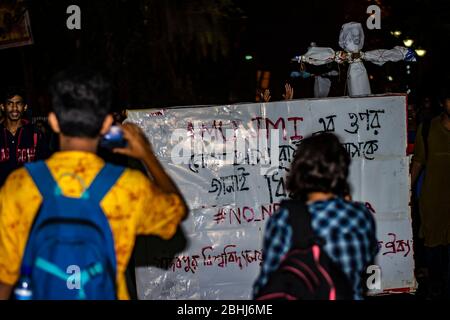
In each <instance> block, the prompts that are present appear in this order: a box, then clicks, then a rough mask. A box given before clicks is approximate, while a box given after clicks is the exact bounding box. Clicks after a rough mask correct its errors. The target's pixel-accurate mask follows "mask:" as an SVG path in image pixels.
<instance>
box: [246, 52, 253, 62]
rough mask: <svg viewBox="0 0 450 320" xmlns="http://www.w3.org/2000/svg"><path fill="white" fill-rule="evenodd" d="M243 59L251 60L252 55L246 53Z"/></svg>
mask: <svg viewBox="0 0 450 320" xmlns="http://www.w3.org/2000/svg"><path fill="white" fill-rule="evenodd" d="M245 60H247V61H250V60H253V56H251V55H249V54H248V55H246V56H245Z"/></svg>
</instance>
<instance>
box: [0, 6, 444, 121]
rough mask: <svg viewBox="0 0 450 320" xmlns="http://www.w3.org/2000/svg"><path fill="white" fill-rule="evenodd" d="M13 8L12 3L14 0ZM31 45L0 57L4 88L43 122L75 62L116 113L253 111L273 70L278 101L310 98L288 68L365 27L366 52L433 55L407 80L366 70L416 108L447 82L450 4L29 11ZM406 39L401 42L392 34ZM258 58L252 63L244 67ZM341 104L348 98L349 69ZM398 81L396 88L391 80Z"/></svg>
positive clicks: (381, 88) (376, 84) (377, 87)
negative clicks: (105, 91)
mask: <svg viewBox="0 0 450 320" xmlns="http://www.w3.org/2000/svg"><path fill="white" fill-rule="evenodd" d="M5 1H6V0H5ZM27 4H28V8H29V11H30V19H31V27H32V31H33V36H34V42H35V43H34V44H33V45H31V46H26V47H21V48H13V49H4V50H0V68H1V69H0V70H1V73H2V77H1V80H0V87H1V88H4V87H6V86H10V85H20V86H23V87H25V88H26V89H27V91H28V95H29V99H30V101H31V105H32V107H33V112H34V114H36V115H38V114H45V113H46V112H48V110H49V108H50V107H49V103H48V97H47V85H48V81H49V79H50V77H51V75H52V74H54V73H55V72H56V71H58V70H60V69H62V68H64V67H66V66H68V65H72V64H82V65H89V66H92V67H94V68H97V69H99V70H101V71H103V72H105V73H106V74H107V75H108V76H109V77H110V78H111V79H112V81H113V83H114V86H115V97H116V99H115V102H116V103H115V108H116V109H120V108H127V107H133V108H136V107H167V106H173V105H193V104H208V105H209V104H224V103H229V102H248V101H255V91H256V87H257V83H256V72H257V70H266V71H270V72H271V78H270V89H271V91H272V97H273V98H272V99H273V100H279V99H281V95H282V89H283V87H284V83H285V82H286V81H289V82H290V83H291V84H292V85H293V86H294V88H295V95H294V97H295V98H305V97H312V95H313V92H312V82H313V81H312V80H311V79H310V80H293V79H290V77H289V75H290V72H291V71H293V70H295V69H296V68H297V66H296V65H295V64H293V63H291V62H290V58H292V57H293V56H295V55H299V54H303V53H305V52H306V50H307V47H308V46H309V44H310V43H311V42H312V41H314V42H316V43H317V45H318V46H329V47H332V48H333V49H335V50H338V49H339V46H338V38H339V31H340V28H341V25H342V24H343V23H346V22H349V21H356V22H360V23H362V25H363V27H364V29H365V36H366V41H365V46H364V49H363V51H364V50H366V51H367V50H371V49H377V48H386V49H389V48H392V47H393V46H395V45H403V43H402V42H403V39H404V38H406V37H410V38H412V39H414V40H415V44H414V46H413V47H414V48H417V47H421V48H424V49H426V50H427V54H426V56H425V57H424V58H422V59H420V60H419V61H418V62H417V63H416V64H415V65H414V66H413V69H412V74H411V75H410V76H409V77H407V75H406V69H405V63H403V62H400V63H387V64H385V65H384V66H382V67H379V66H375V65H372V64H370V63H366V64H365V65H366V68H367V69H368V72H369V74H370V75H373V77H374V79H373V81H372V82H371V84H372V89H373V92H374V93H383V92H387V91H390V92H405V91H406V85H409V87H410V88H411V89H412V94H411V96H410V99H411V101H414V100H415V99H417V98H420V97H421V96H422V95H428V94H434V92H435V91H437V90H438V87H439V86H440V85H442V84H443V83H445V82H446V83H447V86H448V85H449V83H450V79H449V75H450V73H449V71H450V68H449V62H448V57H449V52H450V41H449V40H450V1H445V0H435V1H426V0H390V1H388V0H378V1H366V0H358V1H356V0H354V1H350V0H342V1H335V0H334V1H332V0H329V1H326V0H302V1H287V0H277V1H271V2H267V1H237V0H235V1H233V0H221V1H208V0H196V1H189V2H186V1H175V0H168V1H157V0H128V1H127V0H91V1H76V0H72V1H66V0H39V1H37V0H35V1H27ZM70 4H77V5H79V6H80V7H81V10H82V30H81V31H71V30H68V29H67V28H66V19H67V17H68V15H67V14H66V8H67V6H68V5H70ZM370 4H378V5H379V6H380V7H381V9H382V12H381V19H382V20H381V27H382V29H381V30H368V29H367V28H366V20H367V17H368V15H367V13H366V8H367V6H368V5H370ZM393 30H401V31H402V33H403V34H402V36H401V37H399V38H395V37H394V36H392V35H391V33H390V32H391V31H393ZM246 55H251V56H252V57H253V59H252V60H245V56H246ZM340 71H341V75H340V77H339V79H336V81H335V82H334V84H333V88H332V91H331V95H332V96H339V95H343V94H344V89H345V78H346V67H342V68H341V70H340ZM387 76H392V77H393V79H394V81H393V82H392V83H390V82H389V81H387Z"/></svg>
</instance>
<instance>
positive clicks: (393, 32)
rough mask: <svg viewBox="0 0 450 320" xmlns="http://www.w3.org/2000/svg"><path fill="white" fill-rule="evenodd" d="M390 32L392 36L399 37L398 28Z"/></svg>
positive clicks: (400, 33)
mask: <svg viewBox="0 0 450 320" xmlns="http://www.w3.org/2000/svg"><path fill="white" fill-rule="evenodd" d="M391 34H392V35H393V36H394V37H397V38H398V37H400V36H401V35H402V32H401V31H400V30H395V31H391Z"/></svg>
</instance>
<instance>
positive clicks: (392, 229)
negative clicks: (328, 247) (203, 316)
mask: <svg viewBox="0 0 450 320" xmlns="http://www.w3.org/2000/svg"><path fill="white" fill-rule="evenodd" d="M128 117H129V118H128V121H131V122H134V123H136V124H138V125H139V126H140V127H141V128H142V129H143V130H144V132H145V134H146V135H147V137H148V138H149V140H150V141H151V143H152V145H153V148H154V150H155V153H156V155H157V156H158V158H159V159H160V161H161V162H162V164H163V166H164V167H165V169H166V170H167V171H168V173H169V174H170V175H171V177H172V178H173V179H174V181H175V182H176V183H177V185H178V187H179V189H180V190H181V192H182V193H183V196H184V197H185V199H186V201H187V202H188V205H189V207H190V214H189V218H188V219H187V220H186V221H184V222H183V224H182V228H183V230H184V232H185V234H186V237H187V238H188V240H189V245H188V246H187V248H186V249H185V250H184V251H183V252H181V253H179V254H178V255H177V257H176V258H175V259H172V257H170V256H161V257H156V261H157V262H158V263H157V264H158V265H159V266H160V267H162V268H163V269H161V268H157V267H143V266H142V267H138V268H137V269H136V278H137V289H138V296H139V298H140V299H155V300H157V299H208V300H214V299H218V300H226V299H242V300H245V299H251V292H252V285H253V282H254V281H255V279H256V277H257V276H258V273H259V268H260V263H261V261H262V252H261V248H262V238H263V233H264V228H265V224H266V222H267V220H268V219H269V217H270V215H272V214H273V213H274V212H275V211H276V210H277V207H278V204H279V203H280V201H281V200H282V199H284V198H286V197H287V196H288V194H287V192H286V188H285V177H286V173H287V170H288V169H289V166H290V163H291V161H292V158H293V152H294V150H295V145H296V143H298V142H299V141H301V139H303V138H304V137H306V136H308V135H310V134H313V133H316V132H323V131H328V132H333V133H335V134H337V135H338V136H339V137H340V139H341V141H342V143H343V144H344V146H345V148H346V149H347V150H348V152H349V154H350V156H351V158H352V164H351V168H350V182H351V187H352V197H353V199H354V200H355V201H361V202H363V203H365V204H366V206H367V207H368V208H369V209H370V211H371V212H372V213H373V215H374V217H375V220H376V223H377V238H378V241H379V242H378V243H379V249H380V251H379V254H378V257H377V261H376V264H377V266H378V267H375V269H377V270H378V271H380V278H379V280H380V283H378V284H377V283H376V281H375V282H374V283H373V286H372V287H371V289H372V290H371V293H372V294H378V293H384V292H398V291H402V292H408V291H414V290H415V287H416V282H415V279H414V273H413V269H414V264H413V246H412V245H413V244H412V230H411V216H410V208H409V190H410V182H409V174H408V173H409V159H408V157H407V155H406V147H407V140H406V138H407V135H406V96H405V95H382V96H370V97H360V98H350V97H341V98H326V99H309V100H292V101H282V102H273V103H252V104H242V105H224V106H209V107H180V108H169V109H164V110H150V109H149V110H135V111H129V112H128ZM272 130H274V131H272ZM273 134H274V135H273ZM251 137H259V138H261V140H259V141H258V143H257V144H253V145H250V144H249V145H248V146H247V147H245V148H244V149H239V150H244V152H245V154H239V155H238V156H237V157H234V155H233V150H232V149H229V148H230V146H234V145H236V144H237V143H238V141H242V139H244V140H245V139H247V140H249V139H250V138H251ZM264 137H266V138H267V139H263V138H264ZM274 150H276V151H278V152H276V153H273V151H274ZM139 254H148V255H151V252H144V253H139ZM374 272H376V271H374V269H371V270H368V275H372V273H374ZM375 280H376V279H375Z"/></svg>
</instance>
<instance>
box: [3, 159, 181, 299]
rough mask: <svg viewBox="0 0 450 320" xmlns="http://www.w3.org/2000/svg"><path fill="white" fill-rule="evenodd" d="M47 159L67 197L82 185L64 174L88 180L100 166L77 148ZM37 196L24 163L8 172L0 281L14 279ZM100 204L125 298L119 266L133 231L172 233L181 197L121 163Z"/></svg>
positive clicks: (126, 256)
mask: <svg viewBox="0 0 450 320" xmlns="http://www.w3.org/2000/svg"><path fill="white" fill-rule="evenodd" d="M46 163H47V166H48V167H49V169H50V172H51V173H52V175H53V177H55V179H56V181H57V182H58V185H59V186H60V187H61V189H62V192H63V194H64V195H65V196H68V197H80V196H81V193H82V191H83V187H82V186H81V185H80V182H79V181H78V180H77V179H76V178H75V177H73V176H68V175H64V176H62V175H63V174H65V173H68V172H69V173H73V172H74V173H75V174H76V175H78V176H79V177H81V178H82V179H83V180H84V182H85V184H86V185H87V186H89V185H90V184H91V183H92V181H93V180H94V178H95V176H96V175H97V173H98V172H99V171H100V169H101V168H102V167H103V166H104V161H103V160H102V159H101V158H99V157H97V156H96V155H95V154H92V153H87V152H79V151H68V152H58V153H56V154H54V155H53V156H52V157H51V158H50V159H48V160H47V161H46ZM61 176H62V177H61ZM58 177H61V178H58ZM41 202H42V197H41V194H40V193H39V191H38V189H37V187H36V186H35V184H34V182H33V180H32V178H31V176H30V175H29V174H28V172H27V171H26V169H25V168H21V169H18V170H16V171H15V172H13V173H12V174H11V175H10V176H9V178H8V179H7V180H6V182H5V184H4V186H3V188H2V189H1V190H0V282H3V283H5V284H9V285H14V284H15V283H16V282H17V280H18V277H19V273H20V266H21V260H22V256H23V253H24V250H25V246H26V242H27V238H28V234H29V232H30V229H31V226H32V223H33V220H34V218H35V216H36V213H37V212H38V210H39V207H40V205H41ZM100 206H101V208H102V209H103V212H104V213H105V215H106V217H107V218H108V221H109V224H110V227H111V230H112V233H113V238H114V245H115V251H116V259H117V296H118V298H119V299H129V295H128V291H127V286H126V282H125V275H124V272H125V270H126V268H127V265H128V260H129V258H130V255H131V252H132V250H133V246H134V242H135V237H136V235H150V234H151V235H156V236H160V237H161V238H163V239H169V238H170V237H172V236H173V235H174V233H175V231H176V228H177V225H178V224H179V223H180V221H181V219H182V218H183V216H184V215H185V212H184V209H183V206H182V205H181V199H180V198H179V197H178V196H177V195H174V194H166V193H163V192H162V191H161V190H159V189H158V188H157V187H156V186H155V185H154V184H153V183H152V182H151V181H150V180H149V179H148V178H147V177H146V176H145V175H143V174H142V173H141V172H139V171H136V170H131V169H126V170H125V171H124V173H123V174H122V176H121V177H120V178H119V179H118V181H117V182H116V184H115V185H114V186H113V187H112V188H111V190H110V191H109V192H108V194H107V195H106V196H105V197H104V198H103V200H102V202H101V203H100Z"/></svg>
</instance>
